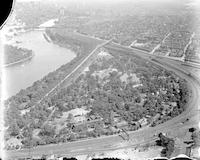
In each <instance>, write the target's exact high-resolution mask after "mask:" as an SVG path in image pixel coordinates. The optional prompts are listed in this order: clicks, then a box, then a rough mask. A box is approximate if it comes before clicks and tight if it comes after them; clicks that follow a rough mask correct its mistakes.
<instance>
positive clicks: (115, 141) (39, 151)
mask: <svg viewBox="0 0 200 160" xmlns="http://www.w3.org/2000/svg"><path fill="white" fill-rule="evenodd" d="M105 48H106V49H107V50H108V51H109V52H123V53H124V54H129V55H130V56H131V55H132V56H140V57H142V58H144V59H146V60H149V61H152V62H153V63H155V64H157V65H160V66H162V67H164V68H165V69H167V70H171V71H173V72H175V73H176V74H177V75H178V76H180V77H182V78H184V79H185V80H186V81H187V82H188V85H189V87H190V89H191V91H192V92H191V98H190V100H189V102H188V107H187V109H186V110H185V111H184V112H183V113H182V114H180V115H179V116H177V117H175V118H173V119H171V120H169V121H167V122H165V123H163V124H160V125H157V126H155V127H150V128H145V129H140V130H137V131H131V132H129V134H130V140H129V141H124V140H122V138H121V137H119V136H118V135H112V136H105V137H100V138H93V139H89V140H81V141H77V142H70V143H64V144H52V145H44V146H38V147H35V148H32V149H23V150H17V151H6V155H7V158H8V159H12V158H22V157H30V156H41V155H48V154H58V155H67V156H75V155H81V154H89V153H94V152H98V151H107V150H114V149H118V148H125V147H130V146H136V145H140V144H145V143H148V142H151V141H152V140H154V134H155V133H158V132H168V131H171V132H175V129H176V128H177V127H180V128H181V127H184V126H183V125H182V126H180V124H181V122H182V121H183V120H185V119H186V118H188V117H191V116H194V115H196V114H198V112H196V110H197V109H198V105H199V104H200V100H199V97H200V80H199V79H198V78H197V77H196V76H190V75H189V74H188V72H186V71H185V68H182V67H181V64H180V62H178V61H174V60H170V59H167V58H164V57H162V58H161V57H158V56H155V55H149V54H147V53H146V52H144V51H140V50H138V49H129V48H127V47H123V46H120V45H116V44H113V43H112V44H108V45H106V46H105ZM185 67H187V66H185Z"/></svg>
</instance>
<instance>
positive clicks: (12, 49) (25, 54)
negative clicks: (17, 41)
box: [2, 45, 34, 67]
mask: <svg viewBox="0 0 200 160" xmlns="http://www.w3.org/2000/svg"><path fill="white" fill-rule="evenodd" d="M4 48H5V50H4V57H5V63H4V64H3V65H2V66H3V67H9V66H13V65H16V64H20V63H23V62H26V61H28V60H30V59H32V58H33V56H34V53H33V51H32V50H28V49H25V48H19V47H16V46H12V45H5V47H4Z"/></svg>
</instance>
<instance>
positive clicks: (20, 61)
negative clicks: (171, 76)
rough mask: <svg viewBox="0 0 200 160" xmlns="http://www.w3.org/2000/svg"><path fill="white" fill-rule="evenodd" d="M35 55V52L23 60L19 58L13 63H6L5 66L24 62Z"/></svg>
mask: <svg viewBox="0 0 200 160" xmlns="http://www.w3.org/2000/svg"><path fill="white" fill-rule="evenodd" d="M33 57H34V53H32V55H31V56H29V57H27V58H24V59H22V60H19V61H16V62H13V63H9V64H4V65H3V67H10V66H13V65H16V64H20V63H24V62H26V61H28V60H31V59H32V58H33Z"/></svg>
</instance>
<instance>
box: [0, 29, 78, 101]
mask: <svg viewBox="0 0 200 160" xmlns="http://www.w3.org/2000/svg"><path fill="white" fill-rule="evenodd" d="M43 33H44V31H38V30H34V31H29V32H25V33H21V34H20V35H18V36H16V37H14V38H13V39H14V41H19V42H21V43H20V44H13V45H17V46H20V47H23V48H27V49H31V50H33V52H34V57H33V58H32V59H31V60H29V61H27V62H24V63H22V64H17V65H13V66H10V67H6V68H4V71H5V74H6V85H5V89H6V93H5V99H7V98H9V97H10V96H13V95H15V94H16V93H17V92H19V91H20V90H21V89H25V88H27V87H29V86H31V85H32V84H33V82H35V81H37V80H39V79H41V78H42V77H44V76H45V75H47V74H48V73H49V72H52V71H54V70H56V69H57V68H59V67H60V66H61V65H63V64H66V63H68V62H69V61H71V60H72V59H73V58H75V57H76V54H75V53H74V52H72V51H70V50H68V49H66V48H62V47H59V46H58V45H55V44H53V43H49V42H47V41H46V40H45V38H44V36H43Z"/></svg>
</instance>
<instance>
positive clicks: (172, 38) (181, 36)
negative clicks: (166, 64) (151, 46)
mask: <svg viewBox="0 0 200 160" xmlns="http://www.w3.org/2000/svg"><path fill="white" fill-rule="evenodd" d="M191 36H192V33H190V32H188V31H179V32H173V33H171V34H170V35H169V36H168V37H167V38H166V39H165V41H164V42H162V43H161V46H160V47H159V48H158V49H157V50H156V51H155V54H159V53H165V55H167V56H172V57H182V56H183V55H184V54H185V52H186V49H187V46H188V45H187V44H188V43H190V37H191Z"/></svg>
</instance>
